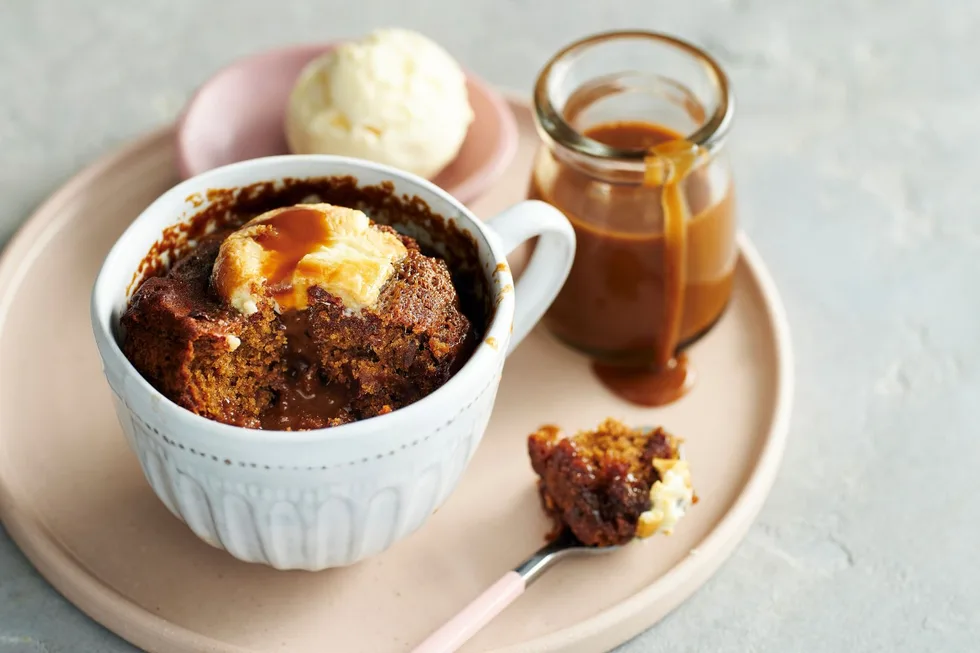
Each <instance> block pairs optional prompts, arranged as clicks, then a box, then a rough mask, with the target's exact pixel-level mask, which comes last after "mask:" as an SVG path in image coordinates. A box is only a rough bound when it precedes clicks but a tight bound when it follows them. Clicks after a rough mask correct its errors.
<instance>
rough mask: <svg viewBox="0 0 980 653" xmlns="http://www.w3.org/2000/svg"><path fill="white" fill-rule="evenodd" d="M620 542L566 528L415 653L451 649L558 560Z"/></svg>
mask: <svg viewBox="0 0 980 653" xmlns="http://www.w3.org/2000/svg"><path fill="white" fill-rule="evenodd" d="M618 548H620V547H618V546H603V547H595V546H586V545H584V544H582V543H581V542H579V541H578V540H577V539H576V538H575V536H574V535H572V532H571V531H570V530H569V529H567V528H565V529H564V530H563V531H562V533H561V535H559V536H558V537H557V538H555V539H554V540H552V541H551V542H550V543H549V544H547V545H545V546H543V547H542V548H540V549H538V550H537V551H536V552H535V553H533V554H532V555H531V557H529V558H528V559H527V560H525V561H524V562H522V563H521V564H519V565H517V566H516V567H515V568H514V569H513V570H512V571H508V572H507V573H506V574H504V575H503V576H502V577H501V578H500V579H499V580H498V581H497V582H496V583H494V584H493V585H491V586H490V587H488V588H487V589H486V590H484V592H483V594H481V595H480V596H478V597H477V598H475V599H474V600H473V601H471V602H470V604H469V605H467V606H466V607H465V608H463V609H462V610H461V611H460V612H459V613H458V614H457V615H456V616H455V617H453V618H452V619H450V620H449V621H448V622H446V623H445V624H444V625H443V626H442V627H441V628H439V629H438V630H437V631H435V632H434V633H432V634H431V635H429V637H428V638H426V640H425V641H424V642H422V643H421V644H419V645H418V646H417V647H415V648H414V649H413V653H451V652H452V651H455V650H457V649H458V648H459V647H460V646H462V645H463V644H464V643H465V642H466V641H467V640H468V639H469V638H471V637H472V636H473V635H475V634H476V633H477V632H478V631H479V630H480V629H481V628H483V627H484V626H486V625H487V624H488V623H490V621H491V620H492V619H493V618H494V617H496V616H497V615H498V614H500V612H501V611H502V610H503V609H504V608H506V607H507V606H508V605H510V604H511V603H512V602H513V601H514V600H515V599H517V597H519V596H520V595H521V594H523V593H524V590H525V589H527V588H528V586H529V585H530V584H531V583H533V582H534V581H536V580H537V579H538V578H540V577H541V575H542V574H543V573H544V572H546V571H547V570H548V569H550V568H551V567H552V566H553V565H554V564H555V563H556V562H558V561H559V560H563V559H565V558H568V557H571V556H575V555H599V554H602V553H608V552H610V551H615V550H616V549H618Z"/></svg>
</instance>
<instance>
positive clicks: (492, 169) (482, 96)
mask: <svg viewBox="0 0 980 653" xmlns="http://www.w3.org/2000/svg"><path fill="white" fill-rule="evenodd" d="M333 47H336V46H335V44H321V45H299V46H292V47H287V48H282V49H279V50H270V51H267V52H262V53H259V54H256V55H253V56H250V57H246V58H244V59H240V60H238V61H236V62H234V63H232V64H231V65H229V66H227V67H225V68H223V69H222V70H220V71H218V73H216V74H215V75H214V76H212V77H211V78H210V79H208V80H207V81H206V82H205V83H204V84H203V85H202V86H201V87H200V88H199V89H198V90H197V92H196V93H195V94H194V96H193V97H192V98H191V99H190V101H189V102H188V103H187V106H186V107H185V108H184V111H183V113H182V114H181V117H180V119H179V121H178V122H177V161H178V167H179V170H180V174H181V176H182V177H184V178H187V177H193V176H194V175H197V174H199V173H202V172H204V171H206V170H210V169H211V168H216V167H218V166H222V165H225V164H228V163H234V162H236V161H243V160H245V159H254V158H257V157H262V156H271V155H276V154H288V153H289V150H288V148H287V145H286V137H285V134H284V133H283V117H284V113H285V108H286V101H287V98H288V96H289V93H290V91H291V90H292V87H293V83H294V82H295V81H296V78H297V77H298V76H299V73H300V71H301V70H302V69H303V66H305V65H306V64H307V63H309V62H310V61H311V60H313V59H314V58H315V57H317V56H319V55H321V54H323V53H324V52H327V51H329V50H330V49H331V48H333ZM467 86H468V88H469V94H470V104H471V105H472V107H473V112H474V113H475V114H476V117H475V118H474V120H473V124H472V125H471V126H470V130H469V133H468V134H467V135H466V140H465V141H464V142H463V147H462V149H461V150H460V152H459V155H458V156H457V157H456V159H455V160H453V162H452V163H450V164H449V165H448V166H447V167H446V168H445V169H444V170H443V171H442V172H440V173H439V174H438V175H437V176H436V177H435V178H434V179H433V180H432V181H433V182H434V183H436V184H438V185H439V186H441V187H442V188H444V189H446V190H447V191H449V192H450V193H452V194H453V195H455V196H456V197H457V198H458V199H459V200H461V201H463V202H468V201H471V200H473V199H475V198H476V197H478V196H479V195H480V194H481V193H482V192H483V191H484V190H486V189H487V188H489V187H490V186H491V185H492V184H493V183H494V182H495V181H496V180H497V179H498V178H499V177H500V175H501V174H502V173H503V171H504V170H505V169H506V167H507V165H508V164H509V163H510V162H511V160H512V159H513V158H514V154H515V152H516V151H517V122H516V120H515V118H514V114H513V113H512V112H511V110H510V108H509V107H508V106H507V102H506V101H505V100H504V99H503V98H502V97H501V96H500V95H499V94H498V93H497V92H496V91H494V90H493V89H492V88H490V86H489V85H487V84H486V83H485V82H483V81H481V80H479V79H477V78H476V77H474V76H473V75H467Z"/></svg>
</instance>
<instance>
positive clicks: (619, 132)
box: [529, 31, 737, 369]
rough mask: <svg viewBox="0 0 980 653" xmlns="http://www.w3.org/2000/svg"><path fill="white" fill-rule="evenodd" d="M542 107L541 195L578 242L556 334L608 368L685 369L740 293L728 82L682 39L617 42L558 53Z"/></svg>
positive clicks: (653, 36)
mask: <svg viewBox="0 0 980 653" xmlns="http://www.w3.org/2000/svg"><path fill="white" fill-rule="evenodd" d="M534 107H535V119H536V121H537V126H538V131H539V133H540V135H541V137H542V139H543V145H542V146H541V148H540V150H539V151H538V153H537V156H536V159H535V163H534V169H533V173H532V179H531V184H530V191H529V196H530V197H531V198H533V199H540V200H544V201H546V202H549V203H550V204H552V205H554V206H556V207H557V208H558V209H560V210H561V211H563V212H564V213H565V215H566V216H567V217H568V219H569V220H570V221H571V223H572V225H573V226H574V228H575V233H576V235H577V237H578V245H577V252H576V255H575V262H574V265H573V267H572V271H571V274H570V275H569V277H568V281H567V282H566V284H565V286H564V288H563V289H562V291H561V293H560V294H559V295H558V298H557V299H556V300H555V303H554V304H553V305H552V307H551V308H550V309H549V311H548V313H547V315H546V317H545V325H546V327H547V328H548V329H549V330H550V331H552V332H553V333H554V334H555V335H556V336H557V337H558V338H559V339H561V340H562V341H564V342H565V343H566V344H568V345H570V346H571V347H573V348H575V349H578V350H580V351H582V352H584V353H586V354H588V355H589V356H591V357H592V358H594V359H595V360H597V361H600V362H602V363H606V364H611V365H614V366H626V367H631V368H644V369H664V368H666V367H668V366H671V365H673V364H674V363H675V355H676V354H677V352H679V351H680V350H681V349H683V348H684V347H686V346H687V345H689V344H690V343H692V342H694V341H696V340H697V339H698V338H700V337H701V336H703V335H704V334H705V333H707V332H708V331H709V330H710V329H711V327H712V326H713V325H714V324H715V323H716V322H717V320H718V319H719V317H720V316H721V314H722V313H723V311H724V309H725V306H726V305H727V303H728V298H729V295H730V293H731V288H732V280H733V274H734V270H735V262H736V258H737V247H736V242H735V238H736V220H735V196H734V187H733V184H732V175H731V170H730V168H729V165H728V161H727V158H726V156H725V147H724V145H725V138H726V136H727V133H728V129H729V126H730V125H731V123H732V118H733V112H734V101H733V97H732V93H731V90H730V86H729V83H728V78H727V76H726V75H725V73H724V72H723V71H722V70H721V68H720V67H719V65H718V64H717V63H716V62H715V61H714V59H712V58H711V57H710V56H709V55H708V54H706V53H705V52H703V51H702V50H700V49H699V48H697V47H695V46H693V45H690V44H688V43H686V42H684V41H681V40H679V39H676V38H673V37H670V36H665V35H663V34H657V33H652V32H637V31H628V32H610V33H604V34H599V35H596V36H592V37H589V38H586V39H584V40H581V41H578V42H576V43H573V44H571V45H569V46H568V47H566V48H565V49H563V50H562V51H561V52H559V53H558V54H556V55H555V56H554V58H552V59H551V61H549V62H548V64H547V65H546V66H545V67H544V69H543V71H542V72H541V74H540V76H539V77H538V80H537V83H536V85H535V89H534Z"/></svg>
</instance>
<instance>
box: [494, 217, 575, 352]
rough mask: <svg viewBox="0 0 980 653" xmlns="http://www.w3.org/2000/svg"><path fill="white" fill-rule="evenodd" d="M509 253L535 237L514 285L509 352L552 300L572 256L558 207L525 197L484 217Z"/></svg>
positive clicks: (567, 227)
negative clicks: (526, 261)
mask: <svg viewBox="0 0 980 653" xmlns="http://www.w3.org/2000/svg"><path fill="white" fill-rule="evenodd" d="M488 224H489V225H490V231H492V232H493V233H494V234H495V235H496V236H497V239H498V240H499V241H500V243H501V245H502V246H503V249H504V252H505V254H510V253H511V252H513V251H514V250H515V249H517V246H518V245H520V244H521V243H523V242H524V241H526V240H530V239H531V238H535V237H537V238H538V242H537V245H536V246H535V248H534V253H533V254H531V258H530V260H529V261H528V264H527V267H526V268H524V274H522V275H521V279H520V281H518V282H517V283H516V286H515V288H514V299H515V303H516V306H515V308H514V333H513V334H512V335H511V337H510V345H509V346H508V347H507V355H508V356H509V355H510V353H511V352H512V351H514V348H516V347H517V345H519V344H520V343H521V340H523V339H524V336H526V335H527V334H528V333H529V332H530V331H531V329H532V328H533V327H534V325H535V324H537V323H538V320H540V319H541V316H543V315H544V312H545V311H546V310H548V307H549V306H551V302H553V301H555V297H557V296H558V291H559V290H561V287H562V285H564V283H565V279H566V278H568V272H569V271H570V270H571V269H572V261H573V260H574V259H575V232H574V231H573V230H572V225H571V224H569V222H568V219H567V218H566V217H565V216H564V214H562V212H561V211H559V210H558V209H556V208H555V207H553V206H551V205H550V204H547V203H546V202H542V201H540V200H527V201H525V202H521V203H520V204H515V205H514V206H512V207H510V208H509V209H505V210H504V211H502V212H500V213H498V214H497V215H495V216H494V217H493V218H491V219H490V220H489V221H488Z"/></svg>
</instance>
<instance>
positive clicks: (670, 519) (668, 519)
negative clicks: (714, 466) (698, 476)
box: [636, 458, 694, 537]
mask: <svg viewBox="0 0 980 653" xmlns="http://www.w3.org/2000/svg"><path fill="white" fill-rule="evenodd" d="M653 466H654V467H656V469H657V472H658V473H659V474H660V480H659V481H657V482H656V483H654V484H653V486H652V487H651V488H650V509H649V510H647V511H646V512H644V513H642V514H641V515H640V519H639V522H638V523H637V525H636V536H637V537H649V536H651V535H655V534H657V533H663V534H664V535H670V534H671V533H673V532H674V526H676V525H677V522H679V521H680V520H681V519H682V518H683V517H684V515H685V514H687V511H688V509H690V507H691V504H693V503H694V488H693V487H692V486H691V470H690V467H689V466H688V464H687V461H686V460H678V459H672V458H655V459H654V461H653Z"/></svg>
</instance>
